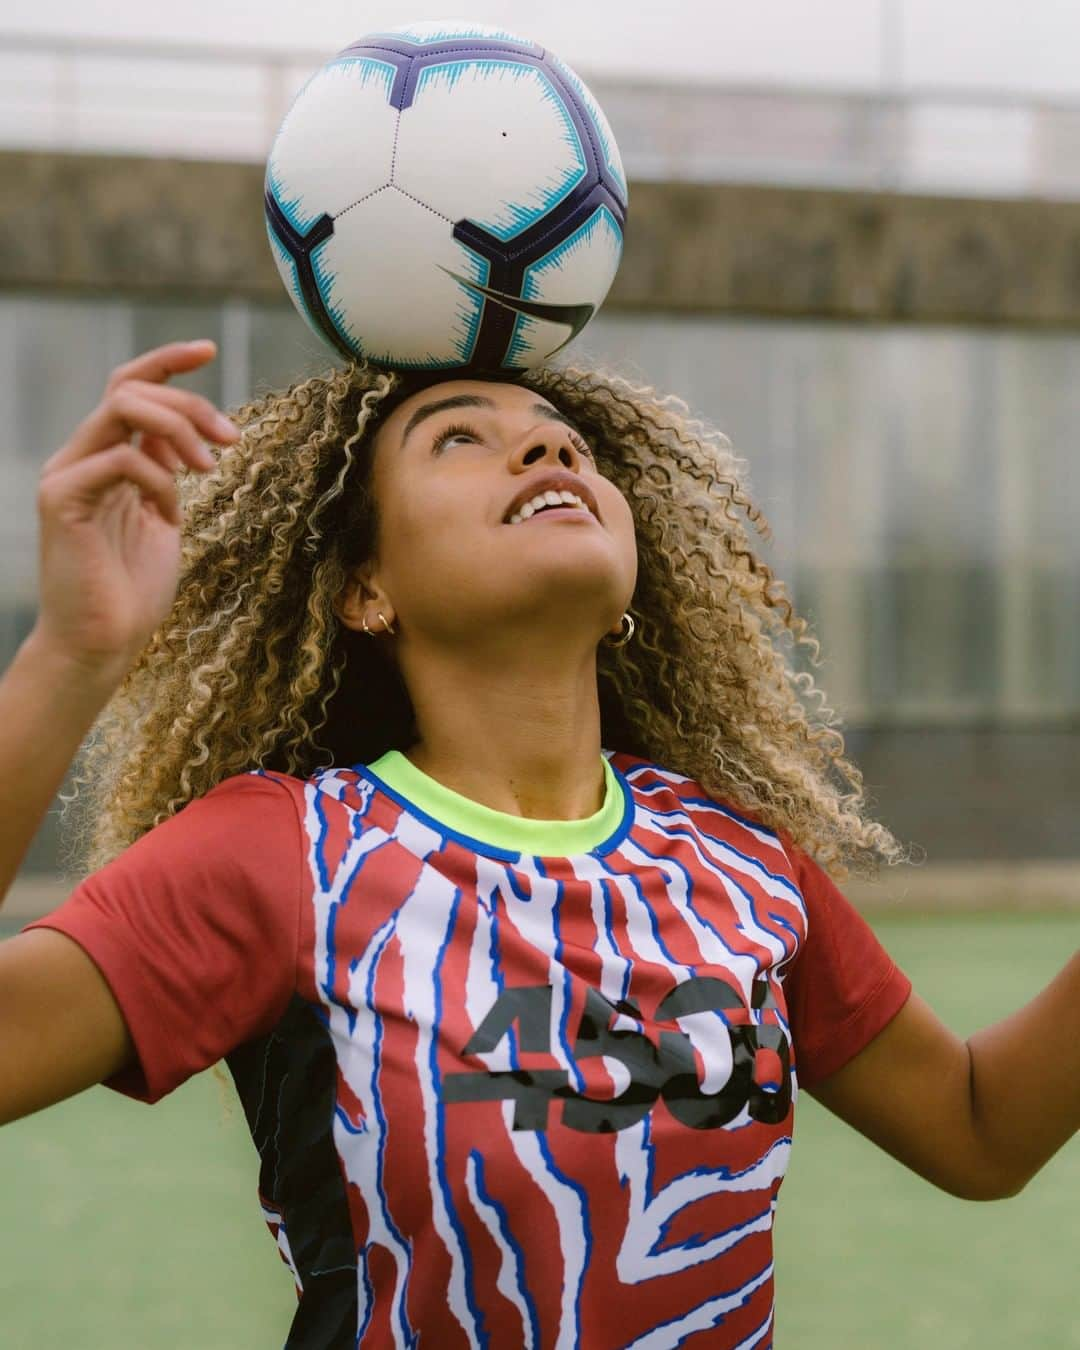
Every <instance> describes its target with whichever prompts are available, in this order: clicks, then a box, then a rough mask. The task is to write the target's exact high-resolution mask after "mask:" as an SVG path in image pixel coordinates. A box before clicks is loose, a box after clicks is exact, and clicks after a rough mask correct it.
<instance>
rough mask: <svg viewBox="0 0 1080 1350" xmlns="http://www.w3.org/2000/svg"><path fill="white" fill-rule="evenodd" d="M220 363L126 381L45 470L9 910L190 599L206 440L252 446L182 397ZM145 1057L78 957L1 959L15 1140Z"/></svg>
mask: <svg viewBox="0 0 1080 1350" xmlns="http://www.w3.org/2000/svg"><path fill="white" fill-rule="evenodd" d="M213 355H214V346H213V344H212V343H209V342H197V343H174V344H172V345H171V346H168V347H162V348H158V349H157V350H156V351H153V352H147V353H145V354H144V355H143V356H140V357H137V358H136V359H135V360H134V361H132V362H130V363H129V364H128V365H126V366H121V367H120V368H119V369H118V370H116V371H115V372H114V373H113V376H112V378H111V379H110V381H109V383H108V386H107V387H106V391H105V396H104V398H103V399H102V401H101V403H100V404H99V405H98V407H97V408H95V409H94V411H93V412H92V413H91V414H90V416H89V417H88V418H87V419H86V420H85V421H84V422H83V423H82V424H81V425H80V426H79V427H77V428H76V430H75V432H74V434H73V435H72V437H71V439H70V440H69V441H68V443H67V444H66V445H65V446H63V447H62V448H61V449H60V450H58V451H57V452H56V454H54V455H53V456H52V457H51V458H50V459H49V460H47V461H46V463H45V465H44V467H43V469H42V473H41V481H40V484H39V487H38V501H37V505H38V516H39V527H40V567H39V590H40V601H39V612H38V619H37V623H36V624H35V626H34V631H33V632H32V633H31V635H30V637H29V638H27V640H26V641H25V642H24V643H23V645H22V646H21V647H20V649H19V651H18V653H17V655H16V657H15V660H14V661H13V662H12V664H11V666H10V667H9V669H8V670H7V671H6V672H5V674H4V677H3V679H2V680H0V822H2V824H0V902H2V901H3V897H4V895H6V893H7V891H8V889H9V888H10V886H11V882H12V880H13V879H14V877H15V873H16V872H17V871H18V868H19V865H20V864H21V862H22V860H23V858H24V856H25V854H26V850H27V848H28V847H29V845H30V841H31V839H32V838H33V837H34V834H35V832H36V831H37V829H38V827H39V826H40V824H41V821H42V818H43V817H44V815H45V812H46V810H47V809H48V805H49V802H50V801H51V800H52V799H53V797H54V795H55V794H56V791H57V789H58V788H59V787H60V784H61V783H62V781H63V777H64V774H65V773H66V771H67V768H68V766H69V764H70V763H71V760H72V757H73V756H74V754H75V752H76V751H77V750H78V748H79V745H80V744H81V743H82V740H83V738H84V737H85V735H86V733H87V732H88V731H89V730H90V728H91V727H92V726H93V724H94V721H95V719H96V718H97V715H98V713H100V711H101V710H102V708H104V706H105V704H106V703H107V702H108V700H109V698H110V697H111V696H112V694H113V692H114V691H115V689H116V688H117V686H118V685H119V683H120V681H121V680H122V679H123V677H124V675H125V673H126V671H127V670H128V669H129V668H130V666H131V664H132V662H133V660H134V659H135V657H136V656H137V654H138V652H139V651H140V650H141V648H142V646H143V645H144V644H145V642H146V641H147V639H148V637H149V635H150V633H151V632H152V631H153V629H154V628H155V627H156V625H157V624H158V623H160V621H161V619H162V618H163V617H164V616H165V614H166V613H167V612H168V609H169V607H170V605H171V604H172V601H173V599H174V598H175V594H176V584H177V578H178V572H179V566H178V564H179V556H180V524H181V517H180V509H179V501H178V495H177V490H176V481H175V477H174V474H175V472H176V470H177V469H179V468H181V467H183V466H186V467H188V468H193V469H202V470H204V471H205V470H206V469H208V468H211V467H213V464H214V459H213V456H212V455H210V453H209V452H208V451H207V449H206V447H205V446H204V445H203V444H202V441H201V440H200V435H203V436H206V437H208V438H209V439H212V440H216V441H219V442H223V441H231V440H235V439H236V436H237V434H238V433H237V431H236V428H235V427H233V426H232V424H231V423H230V422H229V421H228V420H227V419H225V418H222V417H221V415H220V414H219V413H218V411H217V409H215V408H214V407H213V405H212V404H210V403H208V402H207V400H206V399H203V398H200V397H199V396H197V395H195V394H190V393H187V392H185V391H183V390H179V389H171V388H167V387H166V381H167V380H168V378H169V376H170V375H173V374H177V373H179V372H182V371H189V370H194V369H196V368H197V367H199V366H201V365H205V363H206V362H207V361H209V360H210V359H211V358H212V357H213ZM132 1054H133V1045H132V1041H131V1038H130V1036H129V1034H128V1030H127V1027H126V1025H125V1023H124V1019H123V1016H122V1015H121V1012H120V1008H119V1006H118V1004H117V1003H116V1000H115V999H114V998H113V996H112V993H111V991H110V989H109V987H108V985H107V984H106V982H105V980H104V978H103V976H102V975H101V972H100V971H99V970H98V968H97V966H96V965H95V964H94V962H93V961H92V960H91V959H90V958H89V957H88V956H87V955H86V954H85V952H83V951H82V950H81V949H80V947H79V946H78V945H77V944H76V943H75V942H73V941H71V939H70V938H67V937H65V936H64V935H63V934H61V933H56V932H49V931H37V930H35V931H31V932H25V933H19V934H18V935H17V936H16V937H14V938H11V939H10V940H9V941H7V942H4V943H2V944H0V1124H3V1123H4V1122H5V1121H9V1120H15V1119H17V1118H18V1117H20V1116H24V1115H27V1114H29V1113H30V1112H31V1111H36V1110H38V1109H40V1108H41V1107H43V1106H48V1105H50V1104H51V1103H52V1102H56V1101H60V1100H61V1099H62V1098H64V1097H69V1096H71V1095H72V1094H73V1093H75V1092H79V1091H81V1090H82V1089H83V1088H85V1087H89V1086H90V1084H91V1083H95V1082H99V1081H101V1080H102V1079H103V1078H107V1077H109V1076H111V1074H113V1073H115V1072H116V1071H117V1070H119V1069H120V1068H122V1067H123V1066H124V1065H125V1064H126V1063H127V1062H128V1061H129V1060H130V1058H131V1056H132Z"/></svg>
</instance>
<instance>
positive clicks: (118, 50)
mask: <svg viewBox="0 0 1080 1350" xmlns="http://www.w3.org/2000/svg"><path fill="white" fill-rule="evenodd" d="M330 54H331V53H330V52H328V51H319V50H315V49H311V50H296V49H290V50H288V51H283V50H281V49H275V48H272V47H247V46H244V47H240V46H224V45H217V46H211V45H203V44H197V43H184V44H172V43H168V44H167V43H164V42H145V41H138V42H129V41H124V40H122V39H112V38H109V39H103V38H97V39H94V38H68V37H63V36H52V35H48V36H33V35H16V34H3V35H0V145H3V146H7V147H9V148H27V149H48V150H64V151H69V150H76V151H86V152H98V153H117V154H148V155H169V156H178V157H182V158H209V159H224V160H240V161H251V162H257V161H259V160H261V159H262V158H263V157H264V156H265V155H266V153H267V150H268V148H269V146H270V143H271V140H272V138H273V135H274V132H275V131H276V129H277V127H278V125H279V124H280V122H281V119H282V117H283V116H284V114H285V111H286V109H287V108H288V105H289V103H290V102H291V100H292V98H293V96H294V95H295V93H296V91H297V90H298V89H299V88H300V86H301V84H302V83H303V81H304V80H305V79H306V78H307V76H308V75H309V74H310V73H311V72H312V71H313V70H314V69H316V68H317V67H318V66H319V65H320V64H321V63H322V62H323V61H325V60H326V59H327V57H328V56H329V55H330ZM580 73H581V74H582V76H583V78H584V79H585V80H586V82H587V83H588V84H589V86H590V87H591V88H592V90H593V92H594V93H595V94H596V96H597V98H598V99H599V100H600V103H601V105H602V106H603V108H604V110H605V112H606V113H607V116H608V118H609V120H610V122H611V124H612V126H613V128H614V131H615V135H616V139H617V140H618V143H619V147H620V150H621V152H622V156H623V160H624V163H625V165H626V168H627V172H628V174H629V176H630V177H631V178H638V179H643V178H644V179H653V180H666V179H673V180H693V181H706V182H708V181H727V182H732V181H734V182H764V183H782V184H791V185H805V186H822V187H834V188H846V189H866V190H876V191H882V190H884V191H894V192H939V193H946V194H956V195H980V196H981V195H986V196H1040V197H1056V198H1066V199H1069V198H1075V197H1080V102H1072V101H1066V100H1059V101H1046V100H1039V101H1036V100H1027V99H1024V98H1022V97H1019V96H1017V95H1015V94H1011V93H1007V92H1005V91H996V92H988V93H973V92H970V91H964V90H957V89H949V88H940V87H929V86H923V87H918V88H906V89H903V90H902V91H899V92H891V91H890V90H889V89H887V88H886V87H885V85H884V83H883V84H882V86H881V87H880V88H873V89H868V90H866V91H863V92H859V91H851V90H837V89H827V88H813V87H805V88H791V87H779V86H778V87H773V88H768V87H764V86H761V85H758V86H754V87H750V86H736V85H731V84H724V85H713V84H702V83H697V84H695V83H686V82H683V83H680V84H679V85H673V84H672V85H663V84H655V83H647V82H644V81H641V80H628V79H618V78H614V77H612V76H608V75H604V76H601V75H597V74H595V73H592V72H590V71H588V70H584V69H583V70H582V71H581V72H580Z"/></svg>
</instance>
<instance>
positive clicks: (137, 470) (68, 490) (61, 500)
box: [38, 445, 182, 525]
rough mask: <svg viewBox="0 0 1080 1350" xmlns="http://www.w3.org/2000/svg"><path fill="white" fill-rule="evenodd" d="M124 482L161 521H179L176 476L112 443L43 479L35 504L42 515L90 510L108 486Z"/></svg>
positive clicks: (130, 448) (129, 448) (130, 447)
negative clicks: (152, 507) (137, 491)
mask: <svg viewBox="0 0 1080 1350" xmlns="http://www.w3.org/2000/svg"><path fill="white" fill-rule="evenodd" d="M125 482H129V483H134V484H135V485H136V487H138V488H139V489H140V490H141V494H142V496H143V497H145V498H149V499H150V500H151V501H152V502H153V503H154V504H155V505H156V506H157V509H158V511H159V512H160V513H161V515H162V517H163V518H164V519H165V520H167V521H169V522H170V523H171V524H173V525H179V524H180V523H181V520H182V516H181V512H180V499H179V494H178V493H177V488H176V479H175V478H174V477H173V476H172V474H171V473H169V471H168V470H167V469H164V468H162V466H161V465H160V464H156V463H154V461H153V460H152V459H150V458H149V456H147V455H145V454H143V452H142V451H141V450H137V449H136V448H135V446H133V445H116V446H114V447H113V448H112V449H111V450H103V451H102V452H101V453H100V454H98V455H93V456H91V457H90V458H88V459H84V460H83V461H82V463H80V464H74V465H72V466H70V467H69V468H68V470H67V472H66V473H64V474H54V475H51V476H49V477H46V478H43V479H42V480H41V483H40V484H39V486H38V507H39V509H40V511H41V513H42V515H43V516H49V515H57V514H59V513H60V512H61V511H63V512H65V513H66V512H68V511H69V510H70V509H72V508H74V509H75V510H76V511H79V510H80V509H89V510H93V509H94V508H95V507H96V506H97V504H98V502H99V501H100V499H101V497H102V495H103V494H104V493H105V492H106V491H107V490H108V489H109V488H111V487H113V486H114V485H117V484H121V483H125Z"/></svg>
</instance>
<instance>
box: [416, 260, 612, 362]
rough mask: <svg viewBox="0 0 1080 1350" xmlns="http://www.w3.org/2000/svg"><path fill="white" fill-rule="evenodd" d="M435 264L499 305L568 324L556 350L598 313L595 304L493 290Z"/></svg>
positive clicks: (518, 312) (531, 316)
mask: <svg viewBox="0 0 1080 1350" xmlns="http://www.w3.org/2000/svg"><path fill="white" fill-rule="evenodd" d="M435 265H436V267H438V268H439V271H440V272H445V273H446V275H447V276H448V277H453V278H454V280H455V281H460V282H461V284H462V285H463V286H468V288H469V290H470V291H476V292H477V293H478V294H480V295H486V296H487V297H488V299H489V300H494V301H495V302H496V304H499V305H505V307H506V308H507V309H512V310H514V311H515V313H517V314H524V315H525V316H526V317H527V318H530V319H546V320H547V321H548V323H564V324H566V325H567V326H568V327H569V329H570V336H569V337H568V338H567V339H566V342H562V343H560V344H559V346H558V347H556V348H555V351H556V352H557V351H561V350H562V348H563V347H565V346H566V343H567V342H573V340H574V338H576V337H577V335H578V334H579V333H580V332H581V330H582V329H583V328H584V327H585V325H586V324H587V323H588V322H589V320H590V319H591V318H592V316H593V315H594V314H595V313H596V306H595V305H545V304H542V303H541V302H540V301H539V300H523V299H522V298H521V296H520V295H507V294H506V292H505V291H493V290H492V289H491V287H490V286H481V285H480V283H479V282H478V281H472V280H470V279H469V278H468V277H463V276H459V275H458V273H457V272H451V271H450V269H449V268H448V267H443V266H442V265H441V264H440V263H436V264H435ZM554 354H555V353H554V352H550V353H549V355H551V356H553V355H554Z"/></svg>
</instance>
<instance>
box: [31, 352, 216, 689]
mask: <svg viewBox="0 0 1080 1350" xmlns="http://www.w3.org/2000/svg"><path fill="white" fill-rule="evenodd" d="M215 355H216V348H215V346H214V343H213V342H210V341H208V340H203V341H198V342H175V343H171V344H170V345H168V346H166V347H158V348H156V349H155V350H154V351H149V352H144V353H143V355H142V356H138V357H136V358H135V360H133V361H129V362H128V363H127V364H126V365H123V366H119V367H118V368H117V369H116V370H115V371H113V374H112V376H111V377H110V379H109V382H108V384H107V385H106V387H105V395H104V397H103V398H102V400H101V402H100V403H99V404H98V406H97V407H96V408H95V409H94V411H93V412H92V413H91V414H90V416H89V417H87V418H86V420H85V421H84V422H82V423H81V424H80V425H79V426H78V427H77V428H76V430H75V432H74V434H73V435H72V437H71V439H70V440H69V441H68V443H67V444H66V445H64V446H62V447H61V448H60V449H59V450H58V451H57V452H56V453H55V454H54V455H53V456H52V457H51V458H50V459H48V460H47V461H46V462H45V466H44V468H43V469H42V471H41V479H40V482H39V486H38V497H37V502H38V517H39V530H40V543H39V569H40V577H39V582H40V606H39V612H38V619H37V623H36V625H35V629H34V636H35V637H36V638H37V639H38V640H39V641H43V642H45V643H46V644H47V645H48V646H49V647H50V648H51V649H53V650H55V651H58V652H59V653H60V654H62V655H63V656H64V657H66V658H70V659H71V660H72V661H73V662H74V663H76V664H77V665H78V666H80V667H82V668H85V669H86V671H87V673H88V674H91V675H96V676H100V677H102V678H104V679H106V680H114V681H119V679H121V678H122V677H123V675H124V674H125V673H126V672H127V670H128V669H129V668H130V666H131V665H132V664H133V662H134V661H135V659H136V657H137V656H138V654H139V652H140V651H141V650H142V648H143V647H144V646H145V644H146V642H147V641H148V639H149V637H150V635H151V634H152V633H153V631H154V629H155V628H156V627H157V626H158V625H159V624H160V623H161V621H162V620H163V619H164V618H165V616H166V615H167V614H168V612H169V610H170V608H171V607H172V604H173V601H174V600H175V598H176V586H177V581H178V578H179V566H180V528H181V524H182V518H181V511H180V502H179V497H178V494H177V487H176V479H175V477H174V475H175V473H176V471H177V470H178V469H180V468H185V469H188V470H199V471H205V470H207V469H211V468H213V467H214V464H215V460H214V457H213V456H212V455H211V454H210V452H209V450H208V449H207V448H206V446H205V445H204V443H203V441H204V440H209V441H213V442H215V443H217V444H219V445H225V444H229V443H231V442H233V441H235V440H236V439H237V438H238V436H239V434H240V433H239V431H238V430H237V428H236V427H235V426H234V425H233V423H232V422H230V421H229V419H228V418H227V417H225V416H223V415H222V414H221V413H220V412H219V411H218V410H217V409H216V408H215V407H214V405H213V404H212V403H210V402H209V400H207V399H205V398H202V397H200V396H199V395H198V394H193V393H190V392H189V391H187V390H183V389H175V388H171V387H169V385H168V384H167V383H166V381H167V380H168V379H169V377H170V376H172V375H179V374H182V373H183V372H185V371H190V370H196V369H198V368H199V367H200V366H204V365H205V364H206V363H207V362H208V361H211V360H213V358H214V356H215Z"/></svg>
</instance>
